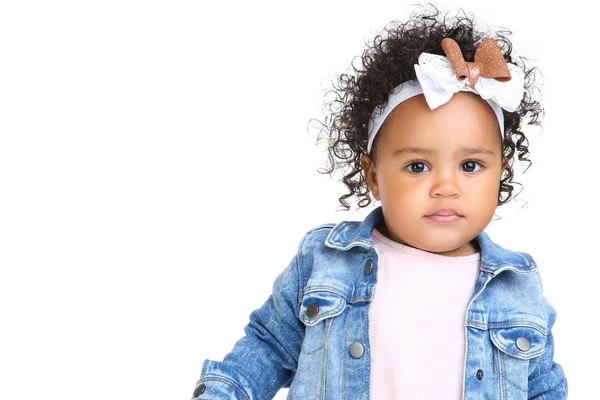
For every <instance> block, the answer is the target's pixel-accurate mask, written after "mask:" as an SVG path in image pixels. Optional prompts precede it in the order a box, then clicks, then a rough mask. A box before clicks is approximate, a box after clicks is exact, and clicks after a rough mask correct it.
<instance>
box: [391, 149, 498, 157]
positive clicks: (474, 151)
mask: <svg viewBox="0 0 600 400" xmlns="http://www.w3.org/2000/svg"><path fill="white" fill-rule="evenodd" d="M458 152H459V153H461V154H467V155H473V154H490V155H492V156H493V155H494V154H495V153H494V152H493V151H492V150H488V149H484V148H483V147H469V148H467V147H463V148H462V149H459V151H458ZM435 153H436V151H435V150H431V149H426V148H423V147H413V146H411V147H405V148H403V149H399V150H396V151H394V152H393V153H392V157H399V156H402V155H404V154H435Z"/></svg>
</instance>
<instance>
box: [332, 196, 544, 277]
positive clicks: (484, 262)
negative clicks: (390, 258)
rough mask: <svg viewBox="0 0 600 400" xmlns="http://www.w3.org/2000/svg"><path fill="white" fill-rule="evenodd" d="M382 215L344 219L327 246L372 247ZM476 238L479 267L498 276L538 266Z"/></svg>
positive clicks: (376, 212) (524, 256) (526, 257)
mask: <svg viewBox="0 0 600 400" xmlns="http://www.w3.org/2000/svg"><path fill="white" fill-rule="evenodd" d="M382 218H383V210H382V207H381V206H379V207H377V208H375V209H374V210H373V211H371V212H370V213H369V214H368V215H367V216H366V218H365V219H364V220H363V221H341V222H339V223H337V224H336V225H335V226H334V227H333V228H332V229H331V231H330V232H329V235H327V238H326V239H325V246H327V247H331V248H333V249H338V250H343V251H345V250H349V249H351V248H353V247H355V246H360V247H363V248H365V249H367V250H371V249H373V248H374V246H373V240H372V239H371V231H372V230H373V228H374V227H375V226H376V225H377V224H378V223H379V221H380V220H381V219H382ZM476 240H477V242H478V244H479V248H480V249H481V266H480V269H481V270H482V271H487V272H490V273H492V274H494V275H495V274H497V273H499V272H501V271H502V270H504V269H516V270H518V271H523V272H528V271H533V270H535V269H536V268H537V267H536V265H535V262H534V260H533V258H532V257H531V256H529V255H528V254H526V253H520V252H515V251H511V250H506V249H504V248H502V247H500V246H499V245H497V244H496V243H494V242H493V241H492V240H491V239H490V237H489V236H488V235H487V234H486V233H485V232H483V231H482V232H481V233H479V234H478V235H477V237H476Z"/></svg>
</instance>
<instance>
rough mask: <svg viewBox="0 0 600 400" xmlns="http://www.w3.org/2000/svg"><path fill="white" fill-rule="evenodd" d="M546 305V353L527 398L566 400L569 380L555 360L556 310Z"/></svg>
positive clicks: (548, 304) (543, 355) (536, 370)
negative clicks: (553, 330)
mask: <svg viewBox="0 0 600 400" xmlns="http://www.w3.org/2000/svg"><path fill="white" fill-rule="evenodd" d="M538 276H539V274H538ZM540 282H541V278H540ZM544 300H545V299H544ZM545 305H546V309H547V310H548V320H549V326H548V335H547V339H546V344H545V351H544V354H542V355H541V356H540V360H539V362H538V364H537V365H536V367H535V368H534V370H533V371H532V372H531V374H529V384H528V386H529V390H528V392H527V393H528V396H527V398H528V399H534V400H564V399H566V398H567V393H568V385H567V378H566V377H565V374H564V371H563V369H562V367H561V365H560V364H557V363H556V362H554V360H553V358H554V335H553V334H552V327H553V326H554V322H555V321H556V310H555V309H554V307H552V305H550V303H548V301H545Z"/></svg>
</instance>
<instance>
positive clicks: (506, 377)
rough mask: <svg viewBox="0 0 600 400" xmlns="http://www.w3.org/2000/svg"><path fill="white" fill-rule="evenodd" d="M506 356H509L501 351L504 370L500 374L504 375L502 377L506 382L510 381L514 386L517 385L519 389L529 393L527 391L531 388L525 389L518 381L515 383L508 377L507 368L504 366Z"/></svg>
mask: <svg viewBox="0 0 600 400" xmlns="http://www.w3.org/2000/svg"><path fill="white" fill-rule="evenodd" d="M504 357H507V355H506V354H503V353H500V358H501V360H502V365H503V367H502V372H501V373H500V375H501V376H502V378H504V380H503V381H504V382H508V383H510V384H511V385H513V386H514V387H516V388H517V389H519V390H520V391H521V392H524V393H527V391H528V390H529V388H525V389H523V388H522V387H520V386H519V385H517V384H516V383H514V382H513V381H511V380H510V379H508V376H507V375H506V369H505V368H504ZM508 357H510V356H508Z"/></svg>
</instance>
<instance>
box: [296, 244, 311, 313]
mask: <svg viewBox="0 0 600 400" xmlns="http://www.w3.org/2000/svg"><path fill="white" fill-rule="evenodd" d="M309 233H310V232H309ZM307 237H308V233H307V234H306V235H304V237H303V238H302V240H301V241H300V244H299V245H298V251H297V252H296V266H297V268H298V299H297V302H298V309H300V305H301V304H302V296H303V293H302V292H303V291H304V288H305V286H306V282H305V281H304V269H303V267H302V266H303V265H304V260H303V254H304V251H303V250H304V242H305V241H306V238H307Z"/></svg>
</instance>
